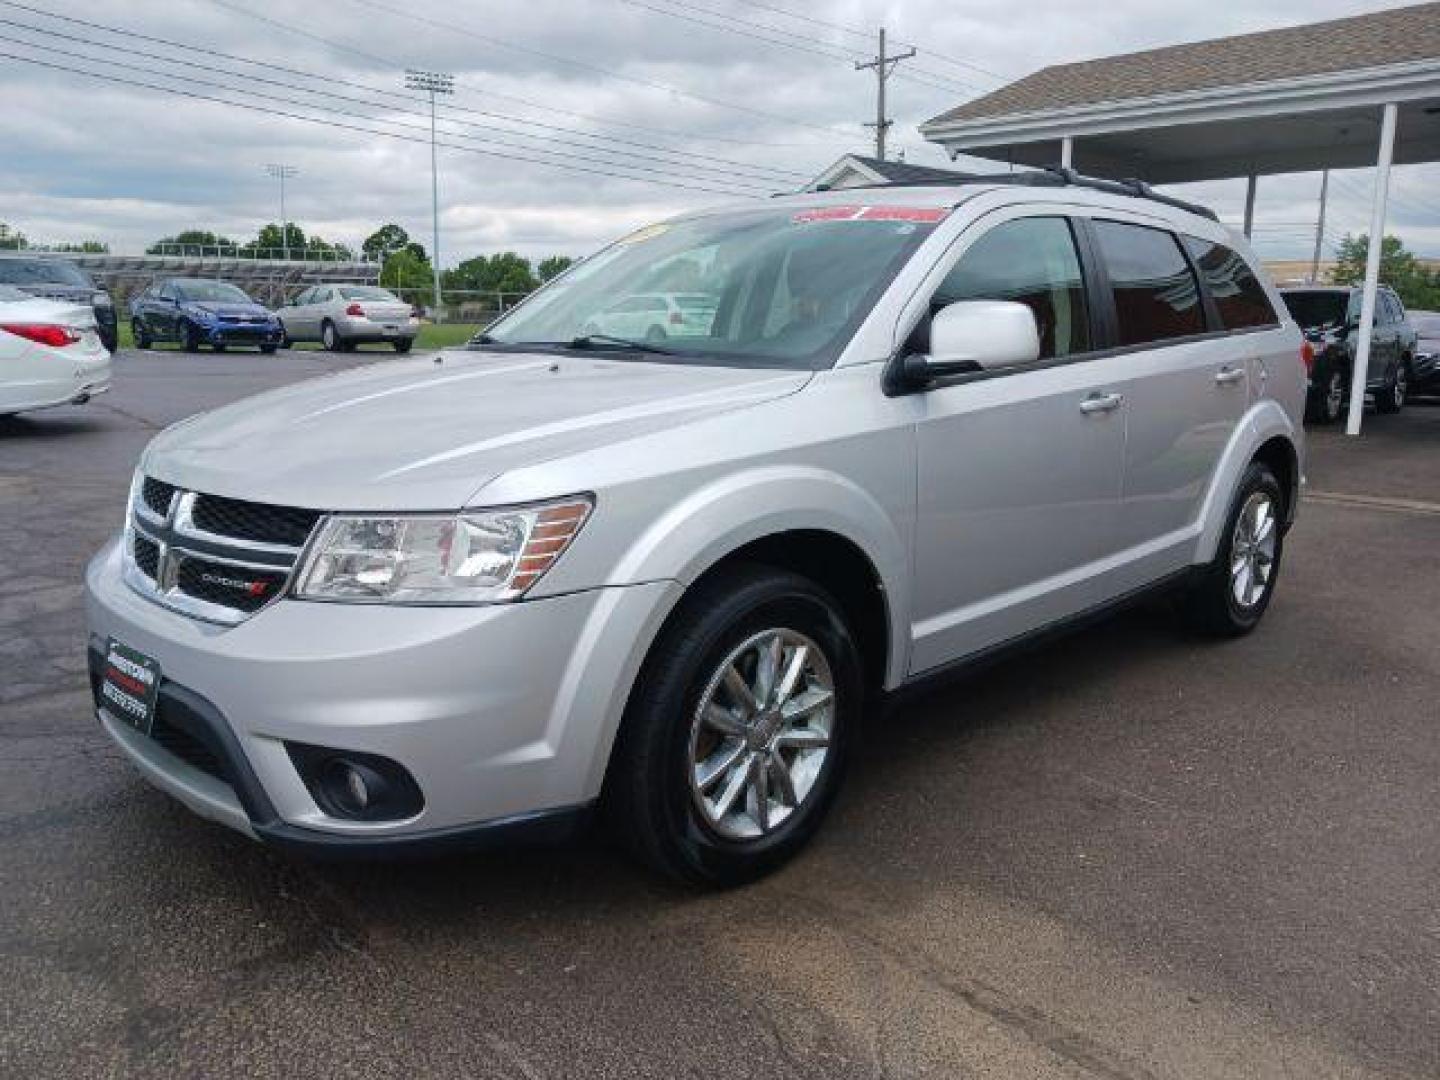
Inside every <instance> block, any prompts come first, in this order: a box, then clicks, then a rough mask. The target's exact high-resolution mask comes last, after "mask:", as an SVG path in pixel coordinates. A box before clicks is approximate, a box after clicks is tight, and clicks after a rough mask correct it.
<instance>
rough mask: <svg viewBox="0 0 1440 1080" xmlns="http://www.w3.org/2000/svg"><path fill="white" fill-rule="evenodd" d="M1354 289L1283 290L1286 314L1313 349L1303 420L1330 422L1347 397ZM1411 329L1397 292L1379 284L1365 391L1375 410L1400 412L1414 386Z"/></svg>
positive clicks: (1356, 326)
mask: <svg viewBox="0 0 1440 1080" xmlns="http://www.w3.org/2000/svg"><path fill="white" fill-rule="evenodd" d="M1361 291H1362V290H1361V289H1360V288H1359V287H1358V286H1355V287H1351V286H1347V285H1337V286H1328V287H1327V286H1307V287H1304V288H1296V289H1281V290H1280V295H1281V296H1282V297H1283V298H1284V300H1285V306H1286V307H1287V308H1289V309H1290V315H1291V317H1292V318H1294V320H1295V321H1296V322H1297V323H1299V324H1300V329H1301V330H1303V331H1304V332H1305V338H1306V340H1308V341H1309V342H1310V345H1311V347H1312V348H1313V349H1314V350H1315V363H1314V365H1313V366H1312V368H1311V370H1310V390H1309V394H1308V396H1307V397H1306V399H1305V418H1306V419H1307V420H1312V421H1314V422H1316V423H1320V424H1333V423H1334V422H1335V421H1336V420H1337V419H1339V417H1340V414H1341V412H1342V411H1344V408H1345V402H1346V400H1347V399H1348V398H1349V396H1350V373H1351V372H1352V371H1354V370H1355V348H1356V345H1357V343H1358V341H1359V339H1360V333H1359V330H1360V297H1361ZM1415 345H1416V333H1415V328H1414V327H1413V326H1411V325H1410V320H1409V319H1408V318H1407V317H1406V315H1405V306H1404V305H1403V304H1401V303H1400V298H1399V297H1398V296H1396V295H1395V291H1394V290H1393V289H1391V288H1390V287H1389V286H1387V285H1381V286H1380V288H1379V290H1378V291H1377V292H1376V294H1375V325H1374V328H1373V329H1372V331H1371V337H1370V363H1369V370H1368V371H1367V372H1366V373H1365V390H1366V392H1367V393H1368V394H1370V395H1373V396H1374V398H1375V408H1376V409H1377V410H1379V411H1380V412H1384V413H1395V412H1399V411H1400V410H1401V408H1403V407H1404V405H1405V397H1406V395H1407V394H1408V393H1409V392H1410V387H1411V385H1413V382H1414V363H1415Z"/></svg>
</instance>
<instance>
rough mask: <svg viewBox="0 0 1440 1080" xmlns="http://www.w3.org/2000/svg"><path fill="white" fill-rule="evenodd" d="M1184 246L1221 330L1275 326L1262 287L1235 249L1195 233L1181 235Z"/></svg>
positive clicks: (1268, 300) (1268, 301) (1273, 315)
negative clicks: (1192, 259)
mask: <svg viewBox="0 0 1440 1080" xmlns="http://www.w3.org/2000/svg"><path fill="white" fill-rule="evenodd" d="M1185 246H1186V247H1188V248H1189V249H1190V255H1191V257H1192V258H1194V260H1195V262H1196V264H1197V265H1198V266H1199V267H1200V275H1201V276H1202V277H1203V278H1204V279H1205V287H1206V288H1207V289H1209V291H1210V298H1211V299H1212V300H1214V301H1215V310H1216V311H1217V312H1218V313H1219V315H1220V325H1221V326H1222V327H1223V328H1224V329H1226V330H1243V329H1245V328H1246V327H1251V326H1274V325H1275V323H1276V322H1277V321H1278V320H1277V319H1276V318H1275V311H1274V309H1273V308H1271V306H1270V298H1269V297H1268V296H1266V295H1265V287H1264V286H1263V285H1261V284H1260V279H1259V278H1258V277H1256V276H1255V272H1254V271H1253V270H1251V269H1250V264H1249V263H1247V262H1246V261H1245V259H1244V257H1243V256H1241V255H1240V253H1239V252H1236V251H1232V250H1231V249H1230V248H1228V247H1226V246H1225V245H1224V244H1216V243H1213V242H1212V241H1209V240H1201V239H1200V238H1199V237H1197V236H1187V237H1185Z"/></svg>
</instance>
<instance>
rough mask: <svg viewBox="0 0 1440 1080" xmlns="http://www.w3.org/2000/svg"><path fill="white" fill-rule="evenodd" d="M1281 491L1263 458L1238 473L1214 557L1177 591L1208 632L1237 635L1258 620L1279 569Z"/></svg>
mask: <svg viewBox="0 0 1440 1080" xmlns="http://www.w3.org/2000/svg"><path fill="white" fill-rule="evenodd" d="M1284 506H1285V493H1284V492H1283V491H1282V490H1281V488H1280V482H1279V481H1278V480H1277V479H1275V474H1274V473H1273V472H1271V471H1270V467H1269V466H1268V465H1265V464H1264V463H1263V462H1259V461H1252V462H1251V463H1250V465H1249V467H1248V468H1247V469H1246V470H1245V473H1244V475H1243V476H1241V478H1240V484H1239V486H1238V487H1237V488H1236V489H1235V495H1234V498H1232V499H1231V503H1230V514H1229V517H1227V518H1226V521H1225V532H1224V533H1223V535H1222V539H1221V542H1220V550H1219V551H1217V552H1216V553H1215V559H1214V561H1213V562H1211V563H1210V565H1209V566H1207V567H1206V568H1205V569H1204V570H1203V571H1202V572H1201V574H1200V576H1199V578H1198V579H1197V580H1196V581H1195V583H1194V584H1193V585H1191V586H1190V588H1189V589H1188V590H1187V591H1186V592H1185V593H1184V594H1183V595H1182V596H1181V599H1180V609H1181V613H1182V614H1183V615H1184V617H1185V619H1186V621H1187V622H1189V623H1190V625H1191V626H1192V627H1193V628H1194V629H1196V630H1198V631H1200V632H1201V633H1204V634H1207V635H1209V636H1211V637H1240V636H1241V635H1242V634H1248V633H1249V632H1250V631H1251V630H1254V629H1255V627H1256V626H1258V625H1259V623H1260V619H1261V617H1262V616H1263V615H1264V614H1265V609H1266V608H1268V607H1269V606H1270V598H1271V596H1273V595H1274V593H1275V582H1276V580H1277V578H1278V577H1279V574H1280V558H1281V555H1282V554H1283V552H1284V546H1285V537H1284V535H1283V533H1282V526H1281V522H1282V520H1283V518H1284Z"/></svg>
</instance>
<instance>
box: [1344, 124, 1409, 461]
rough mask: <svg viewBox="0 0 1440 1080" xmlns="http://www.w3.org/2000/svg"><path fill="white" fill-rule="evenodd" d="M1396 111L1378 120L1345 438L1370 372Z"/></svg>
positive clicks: (1353, 429) (1361, 405)
mask: <svg viewBox="0 0 1440 1080" xmlns="http://www.w3.org/2000/svg"><path fill="white" fill-rule="evenodd" d="M1398 113H1399V110H1398V109H1397V108H1396V107H1395V106H1394V105H1386V106H1385V111H1384V113H1383V114H1382V116H1381V120H1380V154H1379V156H1378V157H1377V158H1376V159H1375V195H1374V199H1373V201H1372V202H1371V205H1370V242H1369V246H1368V248H1367V249H1366V253H1365V289H1364V292H1363V293H1362V297H1361V301H1360V337H1359V340H1358V341H1357V342H1356V343H1355V370H1354V371H1352V372H1351V373H1350V415H1349V416H1348V417H1347V419H1346V421H1345V434H1347V435H1359V434H1360V417H1361V416H1362V415H1363V414H1364V412H1365V382H1366V379H1367V377H1368V376H1369V372H1370V343H1371V339H1372V338H1373V337H1374V329H1375V293H1376V291H1377V289H1378V288H1379V286H1380V249H1381V248H1382V247H1384V246H1385V203H1386V200H1388V199H1389V197H1390V162H1391V160H1392V159H1393V158H1394V157H1395V121H1396V119H1397V116H1398Z"/></svg>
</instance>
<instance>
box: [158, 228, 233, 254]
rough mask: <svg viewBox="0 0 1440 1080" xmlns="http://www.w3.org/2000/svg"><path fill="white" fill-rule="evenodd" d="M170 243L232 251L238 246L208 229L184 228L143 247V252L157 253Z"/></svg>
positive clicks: (226, 237)
mask: <svg viewBox="0 0 1440 1080" xmlns="http://www.w3.org/2000/svg"><path fill="white" fill-rule="evenodd" d="M170 244H193V245H195V246H197V247H205V248H219V249H220V250H221V251H234V250H236V249H237V248H238V247H239V246H240V245H239V244H237V243H236V242H235V241H234V240H231V239H230V238H229V237H228V236H221V235H219V234H218V233H213V232H210V231H209V230H208V229H185V230H184V231H183V232H178V233H176V234H175V235H174V236H164V237H161V238H160V239H159V240H157V241H155V243H153V244H151V245H150V246H149V247H148V248H146V249H145V254H146V255H159V254H161V252H162V249H163V247H164V246H165V245H170Z"/></svg>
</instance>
